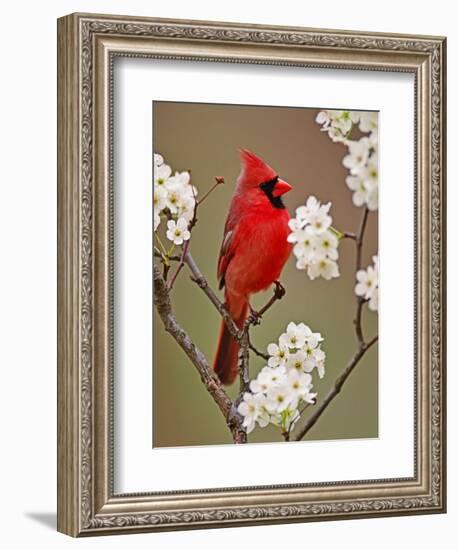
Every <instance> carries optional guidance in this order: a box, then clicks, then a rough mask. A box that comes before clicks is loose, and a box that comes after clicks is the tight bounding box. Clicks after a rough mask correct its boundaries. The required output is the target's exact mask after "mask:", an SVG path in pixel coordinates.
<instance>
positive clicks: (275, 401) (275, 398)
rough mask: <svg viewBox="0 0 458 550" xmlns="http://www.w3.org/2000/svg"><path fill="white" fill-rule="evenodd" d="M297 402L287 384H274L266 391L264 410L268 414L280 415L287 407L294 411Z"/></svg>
mask: <svg viewBox="0 0 458 550" xmlns="http://www.w3.org/2000/svg"><path fill="white" fill-rule="evenodd" d="M298 402H299V399H298V397H297V396H296V394H295V393H294V392H293V391H291V387H290V386H289V384H286V383H285V384H276V385H275V386H271V387H270V388H269V389H268V390H267V399H266V408H267V410H268V411H269V412H270V413H274V414H275V413H281V412H282V411H284V410H285V409H287V408H289V407H291V408H292V409H295V408H297V404H298Z"/></svg>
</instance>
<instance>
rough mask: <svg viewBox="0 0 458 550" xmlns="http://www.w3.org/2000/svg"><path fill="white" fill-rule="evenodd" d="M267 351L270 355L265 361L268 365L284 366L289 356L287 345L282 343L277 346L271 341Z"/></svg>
mask: <svg viewBox="0 0 458 550" xmlns="http://www.w3.org/2000/svg"><path fill="white" fill-rule="evenodd" d="M267 353H268V354H269V355H270V357H269V360H268V362H267V364H268V366H269V367H278V366H284V365H286V361H287V360H288V357H289V347H288V346H287V345H286V344H282V343H280V345H278V346H277V344H273V343H272V344H269V345H268V346H267Z"/></svg>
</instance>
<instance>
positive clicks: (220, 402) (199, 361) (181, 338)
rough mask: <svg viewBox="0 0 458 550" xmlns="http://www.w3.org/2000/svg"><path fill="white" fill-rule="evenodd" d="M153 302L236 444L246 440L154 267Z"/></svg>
mask: <svg viewBox="0 0 458 550" xmlns="http://www.w3.org/2000/svg"><path fill="white" fill-rule="evenodd" d="M153 275H154V303H155V305H156V309H157V312H158V314H159V316H160V318H161V320H162V322H163V324H164V328H165V330H166V331H167V332H168V333H169V334H170V335H171V336H172V337H173V338H174V340H175V341H176V342H177V344H178V345H179V346H180V347H181V349H182V350H183V351H184V352H185V354H186V355H187V356H188V358H189V359H190V360H191V362H192V364H193V365H194V367H195V368H196V369H197V371H198V373H199V375H200V378H201V380H202V383H203V384H204V386H205V388H206V389H207V391H208V393H209V394H210V395H211V396H212V398H213V400H214V401H215V403H216V405H217V406H218V408H219V409H220V411H221V413H222V414H223V415H224V418H225V419H226V422H227V424H228V426H229V429H230V430H231V433H232V436H233V440H234V442H235V443H246V430H245V429H244V428H243V426H242V419H241V417H240V415H237V414H234V411H233V403H232V400H231V399H230V397H229V396H228V394H227V393H226V390H225V389H224V387H223V385H222V384H221V382H220V381H219V380H218V378H217V377H216V375H215V374H214V372H213V370H212V369H211V367H210V365H209V364H208V361H207V359H206V357H205V355H204V354H203V353H202V352H201V351H200V350H199V348H198V347H197V346H196V345H195V344H194V343H193V341H192V340H191V338H190V336H189V335H188V334H187V332H186V331H185V330H184V329H183V328H182V327H181V326H180V325H179V324H178V322H177V320H176V317H175V315H174V314H173V311H172V305H171V302H170V295H169V292H168V289H167V284H166V282H165V280H164V278H163V277H162V275H161V273H160V271H159V268H158V267H157V266H156V265H154V266H153Z"/></svg>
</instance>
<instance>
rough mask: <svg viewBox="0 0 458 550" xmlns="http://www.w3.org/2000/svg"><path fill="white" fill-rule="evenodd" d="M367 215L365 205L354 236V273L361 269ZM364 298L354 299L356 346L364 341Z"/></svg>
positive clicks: (367, 211)
mask: <svg viewBox="0 0 458 550" xmlns="http://www.w3.org/2000/svg"><path fill="white" fill-rule="evenodd" d="M368 215H369V209H368V208H367V206H366V207H365V208H364V211H363V216H362V218H361V224H360V226H359V231H358V235H357V237H356V271H355V274H356V273H358V271H359V270H360V269H361V263H362V251H363V238H364V231H365V230H366V224H367V217H368ZM364 302H365V300H364V299H363V298H362V297H361V296H358V297H357V300H356V316H355V319H354V321H353V324H354V325H355V332H356V340H357V342H358V346H361V345H362V344H363V343H364V335H363V328H362V323H361V319H362V314H363V304H364Z"/></svg>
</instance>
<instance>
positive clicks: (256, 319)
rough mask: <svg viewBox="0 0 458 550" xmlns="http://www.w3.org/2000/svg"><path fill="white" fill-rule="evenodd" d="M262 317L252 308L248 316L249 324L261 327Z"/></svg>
mask: <svg viewBox="0 0 458 550" xmlns="http://www.w3.org/2000/svg"><path fill="white" fill-rule="evenodd" d="M261 318H262V315H261V314H260V313H259V311H255V310H254V309H252V308H250V314H249V316H248V319H247V321H248V324H250V325H259V324H260V323H261Z"/></svg>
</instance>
